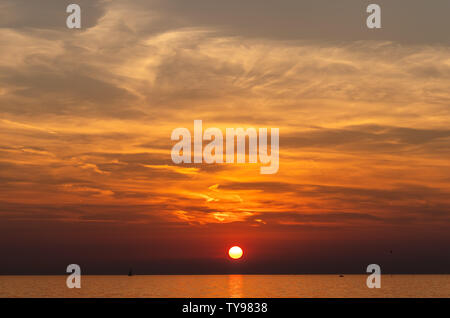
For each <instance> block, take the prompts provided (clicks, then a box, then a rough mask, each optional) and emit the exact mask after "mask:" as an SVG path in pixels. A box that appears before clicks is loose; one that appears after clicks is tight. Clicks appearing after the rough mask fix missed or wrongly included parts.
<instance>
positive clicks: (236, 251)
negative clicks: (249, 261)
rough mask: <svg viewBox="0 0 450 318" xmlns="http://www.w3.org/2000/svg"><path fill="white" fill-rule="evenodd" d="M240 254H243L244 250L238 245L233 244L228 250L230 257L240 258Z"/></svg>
mask: <svg viewBox="0 0 450 318" xmlns="http://www.w3.org/2000/svg"><path fill="white" fill-rule="evenodd" d="M242 254H244V252H243V251H242V248H240V247H239V246H233V247H232V248H230V250H229V251H228V255H230V257H231V258H232V259H240V258H241V257H242Z"/></svg>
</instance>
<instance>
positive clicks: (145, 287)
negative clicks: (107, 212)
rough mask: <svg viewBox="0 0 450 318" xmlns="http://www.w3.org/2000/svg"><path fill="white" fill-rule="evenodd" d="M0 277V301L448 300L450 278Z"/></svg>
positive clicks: (346, 276) (282, 276) (309, 276)
mask: <svg viewBox="0 0 450 318" xmlns="http://www.w3.org/2000/svg"><path fill="white" fill-rule="evenodd" d="M67 277H68V276H62V275H61V276H0V297H1V298H9V297H12V298H16V297H31V298H34V297H51V298H84V297H89V298H191V297H192V298H216V297H217V298H324V297H325V298H375V297H376V298H380V297H381V298H392V297H402V298H404V297H406V298H409V297H411V298H416V297H426V298H427V297H444V298H449V297H450V275H389V274H384V275H382V276H381V288H372V289H371V288H368V287H367V285H366V280H367V277H368V276H367V275H343V277H340V276H339V275H134V276H91V275H83V276H81V288H73V289H69V288H68V287H67V285H66V280H67Z"/></svg>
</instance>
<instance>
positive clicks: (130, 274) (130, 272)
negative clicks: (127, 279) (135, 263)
mask: <svg viewBox="0 0 450 318" xmlns="http://www.w3.org/2000/svg"><path fill="white" fill-rule="evenodd" d="M128 276H133V270H132V269H131V268H130V271H129V272H128Z"/></svg>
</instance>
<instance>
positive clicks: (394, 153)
mask: <svg viewBox="0 0 450 318" xmlns="http://www.w3.org/2000/svg"><path fill="white" fill-rule="evenodd" d="M101 3H103V2H101ZM11 8H12V7H11ZM101 8H102V10H101V14H99V16H98V17H97V18H96V19H94V21H93V22H89V23H90V25H88V27H86V28H84V29H82V30H81V31H74V30H68V29H66V28H64V27H56V26H44V27H42V26H29V27H26V26H25V27H24V26H11V25H10V26H8V25H7V26H3V27H1V28H0V47H1V48H2V49H0V70H1V71H0V105H1V106H0V114H1V115H0V140H1V141H0V188H1V191H0V220H1V223H2V225H0V229H2V234H0V237H2V241H3V242H4V243H0V250H3V251H4V253H6V255H9V257H10V260H11V262H10V263H8V264H6V265H5V264H3V267H0V270H3V271H6V272H8V271H13V270H12V269H14V268H15V266H19V267H20V266H22V267H23V266H25V265H24V262H25V260H29V259H31V258H35V254H33V253H37V252H36V250H37V251H41V252H43V253H44V255H47V254H45V253H50V252H49V251H52V252H53V251H54V252H55V253H56V252H57V253H60V255H61V257H62V260H64V261H65V260H66V259H67V260H68V259H71V258H70V253H68V252H67V249H71V248H73V250H74V251H76V252H75V253H76V255H77V257H79V258H81V259H82V260H83V261H84V262H86V263H87V264H97V265H98V264H103V263H102V260H108V261H119V262H120V261H122V262H125V263H126V261H127V260H126V259H127V258H128V259H132V260H133V261H135V262H139V261H140V262H141V264H147V265H146V266H148V262H152V261H161V262H162V261H163V260H167V259H174V260H177V259H189V258H192V259H203V258H208V257H209V258H220V257H221V255H222V252H223V255H226V248H227V246H228V245H230V246H231V245H234V244H237V243H239V242H243V244H244V245H246V246H247V247H248V248H250V250H252V249H253V255H255V257H256V256H257V257H259V258H261V259H264V255H263V254H264V253H262V252H261V249H264V248H265V249H267V247H268V246H269V247H270V251H269V252H266V254H267V255H272V256H273V255H278V257H281V259H282V260H283V257H284V259H285V261H286V262H288V261H290V260H291V258H290V256H289V255H294V254H295V255H299V258H296V263H295V264H300V265H299V266H300V268H301V264H302V263H301V262H300V261H298V259H301V257H302V253H307V254H308V253H309V254H308V255H310V257H311V258H314V252H311V251H309V252H307V251H306V250H307V249H308V247H307V246H314V247H316V248H318V249H320V246H324V249H325V250H327V251H328V254H326V252H325V251H324V252H323V255H321V256H320V257H319V256H317V259H318V260H319V261H320V260H322V259H328V260H329V259H330V258H327V256H326V255H328V256H329V255H330V254H329V253H331V251H333V249H336V246H335V245H334V244H337V243H336V242H339V244H340V245H338V246H341V247H342V248H343V251H342V253H343V254H342V255H344V256H342V258H344V259H346V261H345V263H343V265H342V266H344V265H345V264H347V263H348V264H350V263H351V262H350V260H351V259H352V257H353V256H352V255H351V252H349V251H348V250H351V249H352V248H354V249H355V250H357V251H359V253H360V255H364V257H361V258H357V259H358V261H357V263H356V264H353V263H352V266H354V267H351V266H350V267H345V266H344V267H343V268H359V267H358V266H359V265H358V264H359V263H358V262H363V261H365V260H366V259H367V260H369V258H370V257H368V256H367V255H366V254H364V253H365V252H364V251H365V248H364V246H363V245H364V244H362V243H361V240H363V241H364V242H370V241H371V240H380V244H381V245H380V246H383V248H387V249H388V248H389V245H390V244H391V246H392V245H393V246H398V248H405V249H406V250H408V252H405V254H404V258H403V259H402V261H405V260H409V259H414V253H413V252H412V250H409V249H408V248H411V247H407V246H408V243H407V242H408V239H410V240H413V241H414V242H417V244H419V245H417V249H418V250H419V251H421V252H418V253H419V254H417V255H420V258H425V256H424V255H425V254H426V251H427V250H428V251H429V250H430V247H431V246H435V247H436V246H439V247H440V248H447V249H448V244H447V243H448V242H449V236H448V230H449V224H450V223H449V221H450V219H449V212H450V196H449V194H450V178H449V176H450V165H449V155H450V129H449V124H450V108H449V104H450V93H449V92H450V48H449V46H448V45H446V44H442V43H426V44H424V43H400V42H397V41H390V40H379V39H378V40H366V41H365V40H357V41H356V40H355V41H348V40H346V41H328V40H325V39H320V38H318V39H313V40H311V39H303V38H299V39H296V40H295V41H289V40H286V39H277V38H276V37H275V38H274V37H273V36H271V37H266V38H265V37H260V36H243V35H241V34H240V33H239V31H234V32H235V33H234V34H229V33H226V32H225V33H222V32H220V29H219V27H217V26H214V25H205V24H203V25H197V26H195V25H187V26H180V25H178V24H177V23H174V25H173V26H170V27H166V28H164V29H163V30H156V31H155V29H153V28H154V25H157V22H158V21H161V20H160V19H162V18H164V16H163V15H162V14H163V13H160V14H161V16H158V12H155V11H151V10H143V9H142V8H141V9H140V8H139V6H138V5H136V6H135V5H131V4H130V5H128V4H125V3H124V2H122V1H118V2H116V3H115V4H114V2H108V1H105V2H104V3H103V4H102V6H101ZM11 10H13V9H11ZM12 12H13V11H11V16H10V17H14V14H12ZM14 12H16V11H14ZM63 17H64V16H63ZM12 19H13V18H12ZM154 21H156V22H154ZM153 22H154V23H155V24H152V23H153ZM196 119H201V120H203V127H204V128H207V127H219V128H221V129H223V131H224V130H225V128H227V127H230V128H237V127H244V128H247V127H254V128H260V127H266V128H271V127H277V128H280V169H279V171H278V173H277V174H274V175H261V174H260V173H259V166H258V165H254V164H245V165H230V164H224V165H206V164H204V165H198V164H197V165H195V164H192V165H184V166H175V165H174V164H173V163H172V161H171V157H170V150H171V147H172V146H173V145H174V144H175V142H172V141H171V140H170V134H171V132H172V130H173V129H175V128H177V127H186V128H188V129H190V130H191V132H192V131H193V121H194V120H196ZM388 239H391V240H393V241H389V240H388ZM5 242H8V244H6V243H5ZM11 242H13V244H12V245H11V244H10V243H11ZM420 242H425V243H424V245H423V246H422V245H420ZM105 246H107V247H106V249H104V248H105ZM130 246H132V248H131V249H130ZM280 246H281V247H282V248H280ZM13 247H17V248H21V249H22V250H23V251H24V253H23V255H21V256H18V255H17V254H16V253H15V252H14V250H13ZM115 248H117V251H121V252H117V253H118V254H117V255H116V254H114V252H113V251H114V250H115ZM88 250H91V251H101V250H104V251H105V252H104V254H105V255H103V254H102V255H103V256H104V258H102V257H100V256H99V255H98V254H97V253H95V252H92V253H91V252H87V251H88ZM149 250H151V251H152V252H151V253H148V254H146V252H145V251H149ZM63 251H65V252H63ZM108 251H109V252H108ZM311 253H312V254H311ZM380 253H381V252H380ZM408 253H412V254H408ZM420 253H422V254H420ZM424 253H425V254H424ZM50 254H51V253H50ZM113 254H114V255H113ZM248 254H249V253H246V255H248ZM447 254H448V253H447ZM250 255H251V253H250ZM303 255H305V254H303ZM311 255H312V256H311ZM383 255H384V254H383ZM383 257H385V256H383ZM418 257H419V256H418ZM430 257H431V259H433V257H434V258H435V259H438V260H439V261H440V262H441V265H442V266H444V267H442V268H445V266H447V265H449V259H448V257H447V258H445V256H442V255H440V253H439V252H437V251H436V254H432V256H430ZM439 257H441V258H439ZM259 258H258V259H259ZM62 260H61V262H62ZM347 260H348V262H347ZM382 260H383V261H384V260H385V258H382ZM55 262H60V260H59V259H58V260H57V261H55ZM55 262H53V260H52V258H51V256H49V259H46V260H45V261H43V265H42V267H40V268H43V269H45V268H52V269H53V268H55V267H54V264H55ZM308 262H311V259H309V260H308ZM373 262H375V263H376V260H374V261H373ZM399 262H400V261H399ZM443 262H444V263H443ZM445 262H447V263H445ZM125 263H124V264H125ZM196 264H197V263H196ZM200 264H201V262H200ZM308 264H309V263H308ZM311 264H312V263H311ZM361 264H362V263H361ZM445 264H447V265H445ZM197 265H198V264H197ZM92 266H94V265H92ZM98 266H100V265H98ZM102 266H103V265H102ZM124 266H128V265H124ZM308 266H310V267H311V268H313V267H314V266H313V265H308ZM308 266H306V265H305V268H306V269H307V268H309V267H308ZM169 267H170V266H169ZM95 268H97V267H95ZM142 268H145V266H144V265H142ZM171 268H172V267H171ZM174 268H175V267H174ZM249 268H250V269H249V271H251V267H249ZM258 268H259V267H258ZM361 268H363V265H361ZM396 268H397V267H396ZM398 268H399V270H401V268H402V267H401V266H400V265H399V267H398ZM439 268H440V267H439ZM446 268H449V267H448V266H447V267H446ZM155 270H156V271H157V269H155ZM177 270H178V269H177ZM324 270H328V271H330V270H331V271H332V270H333V269H332V268H331V269H324Z"/></svg>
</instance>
